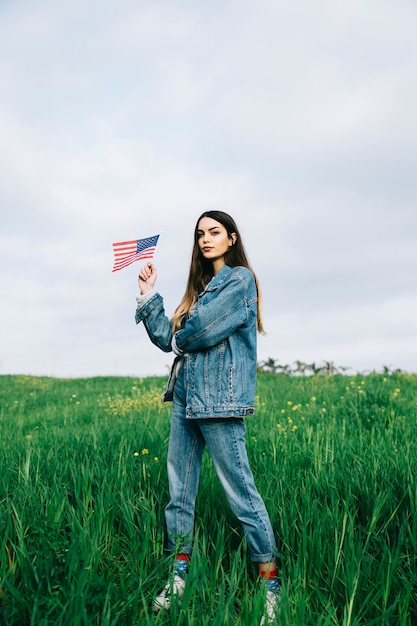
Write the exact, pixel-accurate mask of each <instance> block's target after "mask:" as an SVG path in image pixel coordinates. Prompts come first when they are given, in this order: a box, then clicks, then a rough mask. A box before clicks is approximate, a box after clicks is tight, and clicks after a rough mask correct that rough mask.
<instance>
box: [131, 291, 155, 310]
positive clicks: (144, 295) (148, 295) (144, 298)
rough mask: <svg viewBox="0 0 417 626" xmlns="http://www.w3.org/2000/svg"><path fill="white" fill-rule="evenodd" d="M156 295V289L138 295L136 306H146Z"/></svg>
mask: <svg viewBox="0 0 417 626" xmlns="http://www.w3.org/2000/svg"><path fill="white" fill-rule="evenodd" d="M155 293H156V289H152V290H151V291H147V292H146V293H138V294H136V304H138V305H139V306H140V305H141V304H145V302H147V301H148V300H150V299H151V298H152V296H154V295H155Z"/></svg>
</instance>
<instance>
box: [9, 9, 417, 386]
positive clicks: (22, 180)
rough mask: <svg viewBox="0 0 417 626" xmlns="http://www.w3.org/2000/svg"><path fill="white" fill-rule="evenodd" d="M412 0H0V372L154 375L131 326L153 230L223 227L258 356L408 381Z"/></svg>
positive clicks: (183, 255) (183, 243) (415, 226)
mask: <svg viewBox="0 0 417 626" xmlns="http://www.w3.org/2000/svg"><path fill="white" fill-rule="evenodd" d="M416 23H417V3H416V2H415V0H395V2H394V1H393V0H389V1H388V0H366V2H364V1H363V0H361V1H359V0H340V1H338V0H317V1H316V2H311V1H310V0H281V1H280V0H256V1H255V0H253V1H245V0H224V1H223V2H220V1H219V0H201V1H200V2H198V1H191V0H188V1H185V0H184V1H179V0H165V1H158V0H152V1H151V0H149V1H140V0H123V1H116V0H101V1H100V2H98V1H93V0H71V2H56V1H55V0H38V1H37V2H31V1H22V0H13V1H12V0H1V2H0V78H1V80H0V210H1V229H0V263H1V275H0V293H1V308H0V333H1V334H0V338H1V340H0V373H3V374H7V373H25V374H39V375H44V374H48V375H54V376H63V377H67V376H70V377H71V376H93V375H104V374H106V375H107V374H111V375H113V374H120V375H122V374H123V375H124V374H127V375H134V376H146V375H149V374H165V373H166V372H167V366H168V365H169V364H170V363H171V361H172V356H171V355H170V354H164V353H162V352H160V351H158V349H157V348H156V347H155V346H153V345H152V344H151V343H150V341H149V340H148V338H147V336H146V333H145V330H144V328H143V326H136V325H135V322H134V311H135V305H136V303H135V295H136V292H137V280H136V279H137V274H138V271H139V269H140V263H135V264H133V265H131V266H130V267H128V268H126V269H124V270H122V271H119V272H115V273H112V271H111V270H112V265H113V253H112V243H113V242H115V241H122V240H126V239H135V238H141V237H147V236H150V235H154V234H157V233H159V232H162V235H161V238H160V242H159V245H158V250H157V255H156V258H155V263H156V265H157V270H158V288H159V291H160V292H161V293H162V295H164V297H165V302H166V309H167V312H168V314H169V315H171V314H172V312H173V310H174V308H175V306H176V305H177V304H178V302H179V300H180V299H181V296H182V294H183V291H184V288H185V281H186V277H187V274H188V268H189V260H190V253H191V247H192V237H193V230H194V226H195V222H196V220H197V218H198V216H199V215H200V213H201V212H202V211H204V210H207V209H220V210H225V211H227V212H229V213H230V214H231V215H232V216H233V217H234V218H235V219H236V221H237V223H238V225H239V227H240V230H241V234H242V236H243V240H244V243H245V246H246V248H247V251H248V254H249V258H250V261H251V263H252V265H253V267H254V269H255V271H256V273H257V274H258V278H259V280H260V284H261V288H262V294H263V313H264V321H265V326H266V329H267V335H266V337H260V338H259V351H258V358H259V360H260V361H262V360H265V359H267V358H269V357H271V358H274V359H277V360H279V361H280V363H283V364H291V363H293V362H294V361H295V360H300V361H303V362H307V363H311V362H315V363H317V364H318V363H320V362H322V361H333V362H334V363H335V364H336V365H337V366H349V367H350V368H351V370H350V372H355V371H365V370H372V369H376V370H378V371H380V370H381V369H382V367H383V365H387V366H390V367H391V368H401V369H405V370H408V371H417V290H416V283H417V175H416V171H417V120H416V116H417V113H416V111H417V37H416Z"/></svg>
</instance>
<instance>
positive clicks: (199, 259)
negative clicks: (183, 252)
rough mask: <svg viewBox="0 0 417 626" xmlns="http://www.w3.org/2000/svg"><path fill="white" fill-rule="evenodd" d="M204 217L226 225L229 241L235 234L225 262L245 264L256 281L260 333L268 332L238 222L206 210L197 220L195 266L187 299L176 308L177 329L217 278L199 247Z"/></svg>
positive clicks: (189, 283)
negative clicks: (200, 294)
mask: <svg viewBox="0 0 417 626" xmlns="http://www.w3.org/2000/svg"><path fill="white" fill-rule="evenodd" d="M203 217H210V218H211V219H213V220H216V222H219V223H220V224H222V225H223V226H224V228H225V229H226V231H227V234H228V236H229V238H231V237H232V233H235V236H236V239H235V241H234V244H233V245H232V246H230V248H229V249H228V251H227V252H226V253H225V255H224V261H225V263H226V265H229V266H230V267H236V266H238V265H242V266H243V267H247V268H248V269H249V270H250V271H251V272H252V274H253V275H254V278H255V284H256V290H257V293H258V316H257V318H258V331H259V332H260V333H264V332H265V331H264V327H263V322H262V314H261V292H260V289H259V283H258V279H257V277H256V274H255V272H254V271H253V269H252V268H251V266H250V264H249V261H248V258H247V255H246V251H245V248H244V246H243V243H242V238H241V236H240V234H239V230H238V227H237V225H236V222H235V221H234V219H233V218H232V217H230V215H228V214H227V213H224V211H205V212H204V213H203V214H202V215H200V217H199V218H198V220H197V223H196V226H195V229H194V245H193V251H192V254H191V264H190V271H189V274H188V281H187V286H186V289H185V293H184V296H183V298H182V300H181V302H180V304H179V305H178V306H177V308H176V309H175V312H174V315H173V318H172V325H173V329H174V331H175V330H178V329H179V328H180V327H181V318H182V316H183V315H184V314H186V313H188V312H189V311H190V309H191V307H192V305H193V303H194V298H195V295H196V294H198V293H200V292H201V291H203V289H204V287H205V286H206V285H207V283H208V282H209V280H211V278H213V275H214V274H213V264H212V262H211V261H208V260H207V259H205V258H204V257H203V255H202V254H201V251H200V248H199V245H198V239H199V237H198V225H199V223H200V220H201V219H202V218H203Z"/></svg>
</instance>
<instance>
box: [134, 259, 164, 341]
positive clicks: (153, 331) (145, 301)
mask: <svg viewBox="0 0 417 626" xmlns="http://www.w3.org/2000/svg"><path fill="white" fill-rule="evenodd" d="M156 277H157V274H156V268H155V266H154V265H153V264H152V263H147V264H146V265H145V267H143V268H142V269H141V271H140V272H139V277H138V284H139V289H140V292H141V295H140V296H137V298H136V301H137V308H136V314H135V320H136V324H139V323H140V322H141V321H143V324H144V326H145V328H146V331H147V333H148V335H149V339H150V340H151V341H152V343H153V344H155V345H156V346H157V347H158V348H160V349H161V350H163V351H164V352H171V350H172V348H171V341H172V327H171V321H170V320H169V318H168V317H167V316H166V314H165V309H164V301H163V298H162V296H161V295H160V294H159V293H158V292H157V291H155V282H156Z"/></svg>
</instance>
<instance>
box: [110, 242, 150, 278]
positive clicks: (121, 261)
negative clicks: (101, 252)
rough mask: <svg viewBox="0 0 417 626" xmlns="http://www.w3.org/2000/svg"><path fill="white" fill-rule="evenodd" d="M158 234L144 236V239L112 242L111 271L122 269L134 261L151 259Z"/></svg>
mask: <svg viewBox="0 0 417 626" xmlns="http://www.w3.org/2000/svg"><path fill="white" fill-rule="evenodd" d="M158 239H159V235H154V236H153V237H146V239H133V240H132V241H119V242H118V243H114V244H113V253H114V265H113V269H112V272H117V270H122V269H123V268H124V267H127V266H128V265H130V264H131V263H134V262H135V261H140V260H141V259H152V258H153V256H154V254H155V250H156V244H157V243H158Z"/></svg>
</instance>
